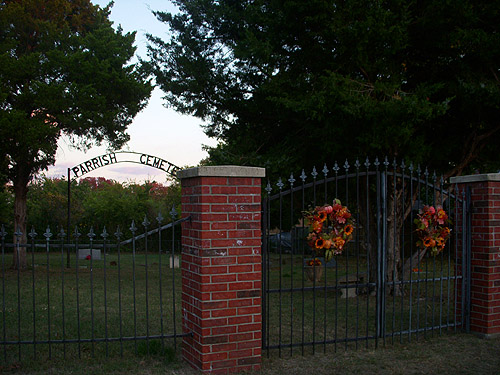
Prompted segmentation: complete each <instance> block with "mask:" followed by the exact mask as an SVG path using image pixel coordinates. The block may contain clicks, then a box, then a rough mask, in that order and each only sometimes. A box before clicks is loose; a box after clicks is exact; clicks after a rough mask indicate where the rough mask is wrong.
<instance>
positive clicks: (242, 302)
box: [177, 166, 265, 374]
mask: <svg viewBox="0 0 500 375" xmlns="http://www.w3.org/2000/svg"><path fill="white" fill-rule="evenodd" d="M177 175H178V176H179V178H180V179H181V184H182V215H183V217H187V216H191V221H190V222H189V221H187V222H185V223H183V227H182V314H183V331H184V332H193V336H192V337H188V338H185V339H184V342H183V349H182V355H183V358H184V359H185V360H186V361H187V362H189V363H190V364H191V366H193V367H194V368H196V369H199V370H201V371H202V372H210V373H214V374H227V373H235V372H239V371H248V370H258V369H260V363H261V345H262V342H261V337H262V331H261V329H262V318H261V178H262V177H264V175H265V170H264V169H263V168H254V167H235V166H221V167H198V168H191V169H187V170H184V171H179V172H178V174H177Z"/></svg>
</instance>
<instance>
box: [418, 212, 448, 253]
mask: <svg viewBox="0 0 500 375" xmlns="http://www.w3.org/2000/svg"><path fill="white" fill-rule="evenodd" d="M414 222H415V224H416V226H417V234H418V236H419V238H420V239H419V241H417V246H418V247H420V248H422V249H429V250H430V252H431V254H432V255H434V256H436V255H438V254H439V253H440V252H441V251H443V249H444V246H445V245H446V241H448V239H449V238H450V233H451V230H450V228H449V227H448V225H447V224H449V223H450V220H449V219H448V214H447V213H446V211H445V210H443V207H441V206H436V207H435V208H434V207H433V206H424V209H423V210H420V213H419V214H418V215H417V218H416V219H415V220H414Z"/></svg>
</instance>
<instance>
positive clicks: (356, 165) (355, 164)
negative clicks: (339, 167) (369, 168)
mask: <svg viewBox="0 0 500 375" xmlns="http://www.w3.org/2000/svg"><path fill="white" fill-rule="evenodd" d="M354 167H355V168H356V169H359V167H361V163H360V162H359V159H357V158H356V161H355V162H354Z"/></svg>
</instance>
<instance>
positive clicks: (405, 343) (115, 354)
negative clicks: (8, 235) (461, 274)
mask: <svg viewBox="0 0 500 375" xmlns="http://www.w3.org/2000/svg"><path fill="white" fill-rule="evenodd" d="M29 259H31V254H29ZM72 261H73V267H72V268H71V269H64V273H61V265H64V264H65V258H64V257H63V256H62V254H57V253H53V254H52V253H51V254H50V256H49V257H47V254H44V253H36V254H34V262H33V264H35V266H34V267H30V268H29V269H28V270H27V271H24V272H22V273H20V274H19V280H20V287H19V289H18V288H17V279H18V273H17V271H13V270H10V269H7V268H5V270H4V277H3V279H2V288H4V290H5V291H4V292H2V293H3V296H4V297H5V299H3V298H2V302H3V301H5V307H3V306H0V313H1V315H2V317H1V318H0V325H1V326H0V331H1V334H2V335H4V334H5V337H6V339H7V341H9V340H10V341H13V342H15V341H16V340H18V338H19V337H20V339H21V341H23V340H27V341H29V340H32V339H33V337H36V339H37V340H42V341H43V340H46V339H47V338H48V337H49V336H50V338H51V339H52V340H60V339H62V338H63V337H65V338H66V339H76V338H77V337H78V332H79V334H80V336H81V338H84V339H88V338H92V337H94V338H100V339H102V338H105V337H119V334H120V330H121V332H122V334H123V336H127V337H129V338H130V337H134V336H144V335H147V334H148V332H149V334H150V335H155V334H160V333H161V332H163V333H165V334H169V333H173V330H174V321H173V313H174V310H173V309H172V298H173V296H175V298H176V309H175V311H176V318H177V319H176V322H175V330H176V331H177V332H180V330H181V326H180V321H181V315H180V312H181V310H180V288H181V285H180V271H179V269H174V271H172V269H170V268H169V261H168V256H167V255H162V256H161V257H159V256H158V254H153V253H150V254H148V255H147V257H146V255H145V254H137V255H136V256H135V258H134V257H133V256H132V254H130V253H123V254H122V255H121V258H120V259H118V255H117V254H116V253H110V254H108V255H107V257H106V263H104V261H93V262H92V270H93V272H90V267H91V264H90V262H89V261H79V264H78V267H76V264H75V262H74V259H73V260H72ZM338 261H339V264H338V269H330V270H328V271H327V274H326V277H327V279H326V280H327V284H328V285H334V283H335V281H334V280H335V273H337V275H336V276H338V277H342V276H345V275H346V274H349V273H352V272H354V273H363V272H365V271H366V265H365V264H363V262H361V263H359V264H358V263H355V264H354V265H348V264H345V263H343V260H342V258H339V259H338ZM271 263H272V264H273V265H274V266H272V267H271V268H270V277H269V283H270V284H269V286H270V288H274V289H276V288H277V289H280V287H281V288H283V289H287V288H288V289H289V291H285V292H283V293H282V294H281V296H279V294H278V293H272V294H271V295H270V298H269V301H268V302H269V304H270V309H269V320H268V323H269V327H270V328H269V337H270V339H269V343H270V344H271V345H276V344H279V343H280V342H281V343H285V344H286V343H288V342H291V341H293V342H297V340H301V339H302V336H304V337H305V341H311V340H312V341H321V340H323V339H324V338H326V339H327V340H329V339H332V338H334V339H343V338H346V337H357V336H360V337H361V336H363V335H365V336H370V335H373V334H374V328H373V327H374V307H375V303H376V301H375V299H374V297H372V296H367V295H359V296H356V297H354V298H348V299H343V298H339V297H338V293H337V294H336V293H335V291H331V290H330V291H328V292H326V293H325V292H324V290H321V289H311V288H310V287H311V286H313V284H312V283H311V282H310V281H305V282H304V286H305V287H309V288H310V289H309V290H308V291H306V292H304V291H303V290H298V291H295V292H291V291H290V289H293V288H301V287H302V278H301V277H302V266H301V264H302V260H301V258H300V257H298V258H297V259H295V260H292V259H291V258H290V262H288V263H287V262H278V259H273V260H272V262H271ZM29 264H30V266H31V262H30V261H29ZM104 264H106V270H105V269H104ZM277 264H281V265H282V267H276V265H277ZM118 265H119V267H118ZM47 266H48V267H47ZM436 267H437V269H436ZM442 267H443V265H442V263H437V264H436V263H434V262H432V263H430V264H426V265H424V269H427V270H428V272H431V273H429V274H428V273H427V272H426V273H425V274H424V273H422V275H420V276H419V277H421V278H424V279H425V278H429V275H431V277H432V278H434V277H433V276H432V273H433V272H436V273H441V272H443V274H444V275H448V272H449V270H448V269H449V268H450V267H447V266H446V265H445V268H444V269H443V268H442ZM160 271H161V272H160ZM450 272H451V271H450ZM160 275H161V278H160ZM415 277H417V276H415ZM47 280H48V285H49V288H48V290H47ZM146 280H147V281H146ZM292 280H293V281H292ZM173 281H174V283H175V287H174V284H173V283H172V282H173ZM332 283H333V284H332ZM77 285H78V304H77V303H76V302H77V293H76V292H77V288H76V286H77ZM322 285H324V284H322ZM160 286H161V288H160ZM173 287H174V289H172V288H173ZM425 287H426V288H427V289H425ZM146 290H147V291H148V292H147V298H146ZM160 292H161V296H160ZM172 292H174V293H172ZM134 295H135V302H134ZM33 296H34V297H35V298H34V300H35V309H33ZM442 296H445V298H442ZM410 297H411V299H410ZM436 297H439V298H436ZM448 297H449V298H448ZM453 300H454V292H453V282H451V284H448V283H447V282H444V283H443V282H442V281H441V280H437V281H434V282H431V283H429V282H427V281H426V282H424V283H422V284H421V288H415V286H414V289H413V290H411V293H410V294H408V295H407V296H406V297H404V298H401V297H395V298H392V297H388V298H387V302H386V309H385V310H386V324H387V332H392V331H398V329H400V327H403V328H404V327H406V325H407V324H409V323H410V322H413V323H412V324H413V325H412V327H416V324H417V322H418V324H419V325H420V326H423V327H425V326H432V325H433V324H436V323H438V322H439V320H441V321H442V322H452V321H453V319H454V316H453V311H451V312H450V311H449V309H448V306H449V305H450V301H451V303H452V304H451V306H453ZM160 301H162V303H160ZM410 301H411V304H412V311H413V314H412V318H411V319H412V320H410V318H409V316H408V307H409V305H410V303H409V302H410ZM325 302H326V303H325ZM120 303H121V309H120V308H119V304H120ZM63 306H64V314H63ZM146 306H147V307H146ZM160 306H161V308H160ZM3 311H5V314H4V313H3ZM19 311H21V314H18V312H19ZM33 311H34V312H35V313H33ZM49 311H50V314H49ZM134 311H135V313H134ZM367 311H368V313H367ZM120 312H121V318H120ZM357 313H359V317H358V318H356V314H357ZM49 315H50V324H49V323H48V318H49ZM63 317H64V319H63ZM78 317H79V318H80V328H79V329H78ZM325 317H326V320H325ZM417 318H418V321H417ZM63 321H64V324H63ZM280 321H281V328H280V324H279V322H280ZM325 322H326V324H325ZM292 323H293V324H292ZM33 327H35V328H36V329H35V332H34V330H33ZM291 327H294V328H293V329H291ZM49 330H50V333H49ZM325 332H326V336H325ZM440 333H442V336H439V334H440ZM401 338H402V340H401ZM180 341H181V339H180V338H179V339H178V340H177V348H176V350H174V342H173V340H171V339H166V340H164V342H163V343H162V342H161V340H157V339H150V340H147V341H146V340H131V341H127V342H123V343H120V342H116V341H115V342H109V343H105V342H96V343H94V344H92V343H89V342H84V343H81V344H80V345H78V344H76V343H71V344H70V343H67V344H66V345H63V344H52V345H51V347H50V348H49V345H48V344H46V343H39V344H37V345H36V348H34V347H33V345H32V344H23V345H20V346H18V345H16V344H15V345H8V346H7V347H6V350H5V351H4V347H3V346H0V355H1V357H0V373H15V374H122V375H123V374H124V375H127V374H137V373H140V374H196V373H197V372H196V371H194V370H192V369H191V368H190V367H189V366H188V365H186V364H184V363H183V362H182V360H181V359H180ZM366 343H369V345H365V344H366ZM378 346H379V347H378V348H377V349H374V340H373V339H370V340H368V341H366V342H365V341H359V342H358V345H356V343H349V345H348V350H347V351H346V350H345V345H344V343H342V342H340V343H339V344H338V345H325V346H324V345H322V344H317V345H316V346H315V349H316V350H315V353H316V354H315V355H311V346H308V347H307V348H308V349H307V350H305V351H304V353H305V355H301V354H302V353H301V350H300V348H294V350H293V356H292V357H290V349H289V348H282V350H281V355H282V358H279V354H280V353H279V351H278V350H277V349H273V350H270V351H269V354H268V353H267V352H266V351H264V353H263V370H262V371H261V373H262V374H282V373H288V374H303V373H307V372H314V373H315V375H318V374H332V373H338V374H358V373H367V374H434V373H436V374H437V373H439V374H447V373H449V374H499V373H500V371H499V370H500V338H495V339H490V340H486V339H480V338H478V337H476V336H474V335H471V334H463V333H450V332H448V331H447V330H446V329H443V330H442V332H439V331H437V330H436V331H430V332H429V334H427V335H424V334H420V335H413V336H412V337H411V342H409V340H408V336H407V335H404V336H399V335H396V336H395V337H391V336H388V337H387V338H386V340H385V342H384V340H379V342H378ZM19 348H20V350H21V360H19V358H18V357H19ZM78 348H79V349H80V350H79V351H80V353H78ZM35 349H36V358H35ZM49 350H50V357H51V358H50V359H49V358H48V355H49ZM64 351H66V359H64ZM121 351H123V356H120V352H121ZM5 353H7V360H5V359H4V356H5ZM106 354H107V356H106Z"/></svg>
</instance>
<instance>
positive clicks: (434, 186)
mask: <svg viewBox="0 0 500 375" xmlns="http://www.w3.org/2000/svg"><path fill="white" fill-rule="evenodd" d="M436 181H437V176H436V172H434V174H433V175H432V205H433V206H434V207H436V191H437V189H436ZM431 301H432V326H431V336H432V337H434V329H435V326H436V323H435V316H436V257H435V256H433V257H432V297H431Z"/></svg>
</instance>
